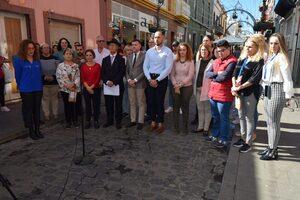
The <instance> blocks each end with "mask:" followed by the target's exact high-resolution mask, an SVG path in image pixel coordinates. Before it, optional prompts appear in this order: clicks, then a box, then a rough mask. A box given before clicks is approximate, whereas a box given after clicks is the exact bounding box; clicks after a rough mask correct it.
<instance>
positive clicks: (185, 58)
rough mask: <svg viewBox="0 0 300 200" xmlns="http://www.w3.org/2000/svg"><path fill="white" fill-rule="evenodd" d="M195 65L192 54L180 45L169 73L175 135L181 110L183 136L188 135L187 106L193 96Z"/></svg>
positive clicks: (184, 44) (186, 46) (182, 44)
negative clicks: (171, 85) (172, 96)
mask: <svg viewBox="0 0 300 200" xmlns="http://www.w3.org/2000/svg"><path fill="white" fill-rule="evenodd" d="M194 73H195V65H194V61H193V52H192V49H191V47H190V46H189V45H188V44H187V43H180V44H179V46H178V53H177V55H176V59H175V61H174V64H173V68H172V71H171V76H170V77H171V80H172V84H173V90H174V92H173V94H174V111H173V115H174V127H175V131H176V133H180V129H179V112H180V108H181V110H182V117H183V129H184V134H187V133H188V121H189V105H190V99H191V96H192V94H193V78H194Z"/></svg>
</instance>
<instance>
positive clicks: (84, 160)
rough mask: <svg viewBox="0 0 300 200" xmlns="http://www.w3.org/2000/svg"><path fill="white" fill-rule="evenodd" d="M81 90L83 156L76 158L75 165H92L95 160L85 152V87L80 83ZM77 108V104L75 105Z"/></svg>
mask: <svg viewBox="0 0 300 200" xmlns="http://www.w3.org/2000/svg"><path fill="white" fill-rule="evenodd" d="M80 89H81V92H82V94H81V97H80V99H81V102H80V108H81V141H82V155H81V156H77V157H75V158H74V160H73V162H74V164H75V165H90V164H92V163H93V162H94V161H95V158H94V157H93V156H92V155H89V154H86V150H85V137H84V135H85V132H84V112H83V106H82V103H83V85H82V83H80ZM75 106H76V104H75Z"/></svg>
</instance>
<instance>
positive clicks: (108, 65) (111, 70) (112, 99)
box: [102, 39, 126, 129]
mask: <svg viewBox="0 0 300 200" xmlns="http://www.w3.org/2000/svg"><path fill="white" fill-rule="evenodd" d="M107 44H108V49H109V51H110V55H109V56H107V57H105V58H104V59H103V61H102V80H103V84H105V85H104V87H107V88H113V87H119V93H118V94H108V93H107V92H105V88H104V99H105V107H106V115H107V119H106V123H105V124H104V125H103V127H104V128H106V127H109V126H111V125H113V123H114V117H115V121H116V128H117V129H120V128H122V126H121V120H122V99H123V93H124V83H123V77H124V76H125V70H126V67H125V60H124V58H122V56H121V55H119V54H118V53H117V51H118V49H119V47H120V43H119V42H118V41H117V40H116V39H112V40H111V41H109V42H107Z"/></svg>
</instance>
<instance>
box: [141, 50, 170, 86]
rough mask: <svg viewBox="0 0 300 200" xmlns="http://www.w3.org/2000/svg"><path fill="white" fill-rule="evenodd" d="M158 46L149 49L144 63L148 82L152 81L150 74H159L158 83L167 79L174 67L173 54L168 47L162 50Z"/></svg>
mask: <svg viewBox="0 0 300 200" xmlns="http://www.w3.org/2000/svg"><path fill="white" fill-rule="evenodd" d="M156 47H157V46H154V47H152V48H151V49H148V51H147V52H146V56H145V61H144V74H145V76H146V78H147V79H148V80H151V77H150V73H154V74H159V77H158V78H157V79H156V80H157V81H161V80H163V79H164V78H166V77H167V76H168V75H169V74H170V72H171V70H172V67H173V52H172V51H171V49H169V48H168V47H166V46H162V47H161V49H160V50H157V49H156Z"/></svg>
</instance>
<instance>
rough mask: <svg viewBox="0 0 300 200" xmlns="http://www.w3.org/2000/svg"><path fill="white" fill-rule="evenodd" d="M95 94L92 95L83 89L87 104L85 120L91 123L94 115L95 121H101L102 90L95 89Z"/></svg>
mask: <svg viewBox="0 0 300 200" xmlns="http://www.w3.org/2000/svg"><path fill="white" fill-rule="evenodd" d="M93 90H94V94H90V93H89V92H88V91H87V90H86V89H85V88H84V89H83V96H84V102H85V111H86V112H85V114H86V117H85V120H86V121H90V120H91V117H92V113H93V118H94V121H98V120H99V114H100V103H101V90H100V88H94V89H93Z"/></svg>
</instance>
